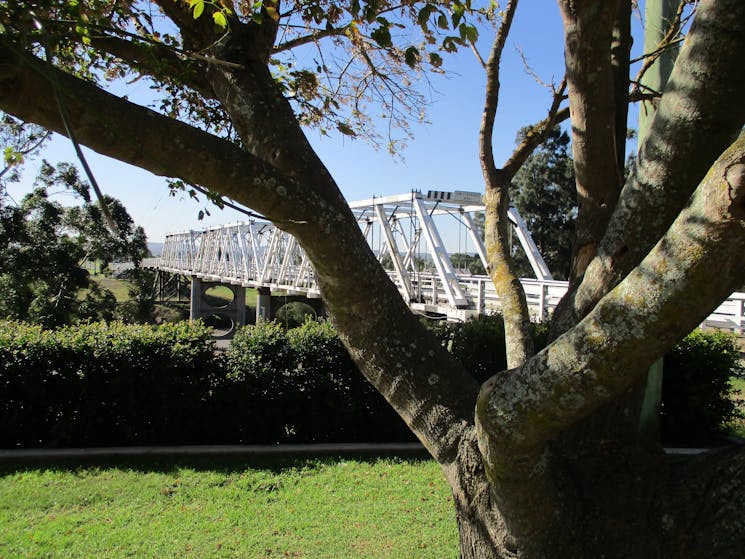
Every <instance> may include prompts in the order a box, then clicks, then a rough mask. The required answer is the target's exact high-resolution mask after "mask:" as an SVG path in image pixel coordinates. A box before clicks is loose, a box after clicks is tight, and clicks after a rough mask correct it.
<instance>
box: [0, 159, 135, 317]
mask: <svg viewBox="0 0 745 559" xmlns="http://www.w3.org/2000/svg"><path fill="white" fill-rule="evenodd" d="M55 188H57V189H61V190H68V191H72V192H74V193H76V194H77V195H78V196H81V197H83V198H84V200H85V201H84V204H83V205H82V206H73V207H69V208H65V207H63V206H62V205H61V204H59V203H58V202H55V201H53V200H51V199H50V191H51V190H53V189H55ZM107 201H108V202H109V203H110V208H111V209H112V212H111V213H112V216H114V218H115V220H116V223H118V224H119V227H120V229H119V230H118V233H117V235H113V234H112V233H111V232H110V231H108V229H106V227H105V226H104V224H103V218H102V215H101V212H100V211H96V209H97V208H96V206H95V204H91V202H90V196H89V194H88V185H87V184H85V183H84V182H83V181H81V180H80V177H79V176H78V172H77V169H76V168H75V167H74V166H72V165H70V164H67V163H60V164H58V165H57V166H52V165H50V164H49V163H47V162H46V161H44V162H43V163H42V165H41V169H40V171H39V174H38V177H37V179H36V183H35V189H34V191H33V192H32V193H30V194H28V195H26V196H25V197H24V198H23V199H22V200H21V202H20V204H19V205H18V206H16V205H14V204H13V203H12V202H11V200H10V199H9V198H8V196H7V195H6V196H2V197H0V247H2V248H1V249H0V316H4V317H6V318H11V319H16V320H27V321H30V322H34V323H40V324H42V325H44V326H46V327H53V326H59V325H61V324H68V323H70V322H73V321H76V320H84V319H92V320H113V319H114V318H115V316H116V299H115V297H114V295H113V294H112V293H111V292H110V291H109V290H107V289H103V288H100V287H99V286H98V285H97V284H96V283H95V282H93V281H91V280H90V277H89V274H88V272H87V271H86V270H85V268H84V266H85V264H86V262H87V261H89V260H90V259H91V258H101V259H103V260H104V261H110V260H112V259H114V258H122V257H124V258H132V259H135V260H136V262H139V260H141V258H142V257H143V256H144V255H145V254H146V252H147V244H146V238H145V236H144V231H143V230H142V228H140V227H134V226H133V222H132V219H131V217H130V216H129V214H128V213H127V211H126V209H125V208H124V206H123V205H122V204H121V202H119V201H118V200H115V199H111V198H109V199H108V200H107ZM135 289H136V288H135ZM81 290H85V295H84V296H83V297H82V298H81V297H80V293H81ZM138 293H139V292H138Z"/></svg>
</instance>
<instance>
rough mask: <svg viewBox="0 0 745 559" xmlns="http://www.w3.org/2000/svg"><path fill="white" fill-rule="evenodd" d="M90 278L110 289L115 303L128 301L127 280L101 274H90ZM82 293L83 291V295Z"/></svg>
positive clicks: (100, 285) (102, 286)
mask: <svg viewBox="0 0 745 559" xmlns="http://www.w3.org/2000/svg"><path fill="white" fill-rule="evenodd" d="M91 280H93V281H94V282H96V283H97V284H98V286H99V287H101V288H103V289H108V290H109V291H111V292H112V293H113V294H114V297H116V301H117V303H124V302H126V301H129V291H128V290H129V282H127V281H125V280H120V279H116V278H110V277H107V276H102V275H95V276H91ZM84 294H85V292H83V296H85V295H84Z"/></svg>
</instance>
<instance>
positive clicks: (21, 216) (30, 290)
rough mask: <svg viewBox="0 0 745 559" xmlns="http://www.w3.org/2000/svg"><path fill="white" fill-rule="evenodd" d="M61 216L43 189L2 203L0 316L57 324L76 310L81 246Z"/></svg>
mask: <svg viewBox="0 0 745 559" xmlns="http://www.w3.org/2000/svg"><path fill="white" fill-rule="evenodd" d="M0 204H2V202H1V201H0ZM63 217H64V209H63V208H62V206H60V205H59V204H57V203H56V202H52V201H50V200H49V199H48V197H47V194H46V190H44V189H36V190H34V191H33V192H32V193H30V194H28V195H27V196H25V197H24V198H23V200H22V201H21V204H20V206H18V207H15V206H9V205H5V206H0V317H6V318H10V319H15V320H30V321H32V322H37V323H39V324H43V325H45V326H56V325H60V324H64V323H66V322H69V321H70V320H71V319H72V317H73V316H74V315H75V314H76V311H77V307H78V300H77V293H78V291H79V290H80V289H82V288H85V287H88V273H87V272H86V271H85V270H83V269H82V268H80V267H79V265H78V264H79V262H80V261H81V260H82V258H83V256H84V253H83V250H82V247H80V246H79V245H77V244H76V243H75V242H74V241H73V240H72V239H71V238H70V237H69V236H67V235H64V234H63V233H62V229H63Z"/></svg>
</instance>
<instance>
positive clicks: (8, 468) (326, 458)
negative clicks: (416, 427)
mask: <svg viewBox="0 0 745 559" xmlns="http://www.w3.org/2000/svg"><path fill="white" fill-rule="evenodd" d="M430 460H431V458H429V457H427V456H423V455H422V453H418V454H414V453H398V454H395V453H390V452H380V453H373V454H371V453H369V452H368V453H345V454H338V455H331V454H323V455H318V456H307V455H306V456H302V457H288V456H282V457H276V456H261V457H257V456H250V457H245V456H243V457H241V456H229V457H220V458H215V457H209V456H188V457H184V456H179V457H176V456H174V457H157V458H155V457H147V458H145V457H136V458H126V457H122V458H117V459H112V458H106V459H98V458H87V459H84V460H81V459H77V460H72V459H58V460H46V461H41V460H33V461H25V462H16V463H0V476H6V475H13V474H18V473H23V472H31V471H38V470H48V471H59V472H76V471H80V470H90V469H100V470H106V469H118V470H129V471H136V472H140V473H165V474H169V473H174V472H177V471H179V470H181V469H184V468H188V469H192V470H195V471H198V472H207V471H209V472H219V473H223V474H231V473H237V472H241V471H244V470H246V469H247V468H250V469H252V470H263V471H267V472H271V473H273V474H284V473H288V472H298V471H302V472H308V473H312V472H314V471H320V470H322V469H323V468H326V467H329V466H334V465H337V464H339V463H341V462H349V461H354V462H360V463H366V464H370V465H373V464H376V463H378V462H381V461H384V462H389V463H406V464H420V463H423V462H428V461H430Z"/></svg>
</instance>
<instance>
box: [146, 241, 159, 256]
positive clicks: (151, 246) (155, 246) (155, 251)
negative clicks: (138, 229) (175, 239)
mask: <svg viewBox="0 0 745 559" xmlns="http://www.w3.org/2000/svg"><path fill="white" fill-rule="evenodd" d="M147 248H148V250H149V251H150V254H152V255H153V256H160V255H161V254H163V243H148V244H147Z"/></svg>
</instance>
